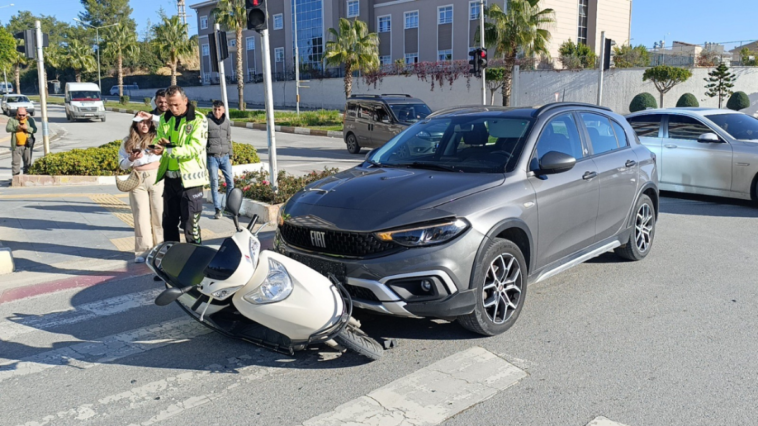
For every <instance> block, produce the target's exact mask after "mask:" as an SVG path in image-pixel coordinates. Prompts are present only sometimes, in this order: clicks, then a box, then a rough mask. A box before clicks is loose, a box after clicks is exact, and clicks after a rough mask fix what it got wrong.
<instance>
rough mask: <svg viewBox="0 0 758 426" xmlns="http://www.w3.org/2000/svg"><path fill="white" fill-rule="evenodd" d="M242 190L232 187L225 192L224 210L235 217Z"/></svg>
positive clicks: (237, 213) (239, 206)
mask: <svg viewBox="0 0 758 426" xmlns="http://www.w3.org/2000/svg"><path fill="white" fill-rule="evenodd" d="M242 196H243V194H242V190H241V189H239V188H234V189H232V190H231V191H230V192H229V193H228V194H226V211H228V212H229V213H231V214H232V216H234V217H237V216H239V215H240V208H241V207H242Z"/></svg>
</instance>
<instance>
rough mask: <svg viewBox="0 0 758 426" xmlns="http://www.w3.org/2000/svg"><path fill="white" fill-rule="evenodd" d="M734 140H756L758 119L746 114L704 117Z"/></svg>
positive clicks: (757, 138)
mask: <svg viewBox="0 0 758 426" xmlns="http://www.w3.org/2000/svg"><path fill="white" fill-rule="evenodd" d="M706 118H707V119H709V120H711V121H713V122H714V123H716V125H717V126H719V127H721V128H722V129H724V130H725V131H726V132H727V133H729V134H730V135H731V136H732V137H733V138H735V139H746V140H758V119H756V118H755V117H751V116H749V115H747V114H717V115H706Z"/></svg>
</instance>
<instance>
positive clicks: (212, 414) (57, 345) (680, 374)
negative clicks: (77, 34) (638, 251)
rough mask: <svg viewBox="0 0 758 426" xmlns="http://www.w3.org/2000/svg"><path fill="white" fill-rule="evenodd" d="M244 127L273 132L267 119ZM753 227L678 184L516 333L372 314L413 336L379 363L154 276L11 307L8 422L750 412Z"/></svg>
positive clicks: (596, 420) (755, 347) (703, 420)
mask: <svg viewBox="0 0 758 426" xmlns="http://www.w3.org/2000/svg"><path fill="white" fill-rule="evenodd" d="M113 116H114V114H109V116H108V122H107V123H105V124H101V123H76V124H66V123H63V125H64V126H69V128H70V129H71V131H69V133H68V135H74V134H78V132H79V130H78V129H86V132H87V133H89V132H93V133H94V132H95V131H99V132H101V133H100V135H99V136H97V137H95V136H93V137H92V139H91V140H92V141H94V140H100V141H102V140H105V141H107V140H110V139H113V138H115V137H116V136H117V135H120V134H121V133H123V132H122V131H121V129H124V128H126V127H127V126H124V125H122V124H127V125H128V123H127V122H128V116H126V115H124V116H125V117H126V118H115V117H113ZM118 120H121V121H123V122H122V123H119V121H118ZM116 124H118V126H117V127H114V128H117V129H119V131H118V132H116V131H112V130H111V131H110V133H109V131H108V130H107V129H108V127H104V126H109V125H110V126H116ZM80 126H81V127H80ZM96 129H101V130H96ZM235 130H237V129H235ZM247 132H250V133H249V134H251V136H249V137H250V138H251V141H252V143H254V144H261V146H263V145H262V144H263V143H262V142H261V141H257V139H262V137H263V135H265V133H264V132H257V133H256V132H255V131H252V130H248V131H247ZM241 134H242V133H241ZM108 135H111V136H113V137H110V136H108ZM242 135H243V136H242V137H247V136H245V134H242ZM293 136H294V135H293ZM66 137H69V136H66ZM80 138H82V139H81V140H85V139H84V136H81V137H80ZM302 138H303V139H302V141H301V142H299V143H301V144H307V146H299V145H297V143H298V142H297V140H298V139H299V138H298V137H293V142H291V145H289V148H287V149H289V150H290V151H289V152H288V153H287V157H286V158H285V155H284V154H281V152H282V151H284V150H285V149H284V146H287V145H286V144H287V143H289V142H286V140H287V139H286V137H283V138H282V140H283V142H282V147H283V149H282V151H280V155H281V157H280V158H281V159H282V161H284V160H285V159H286V160H287V161H291V163H290V165H292V166H293V169H295V170H301V169H302V167H306V166H299V165H298V164H299V163H298V162H300V161H302V162H303V163H306V165H311V166H313V165H315V163H316V162H318V161H322V159H323V161H333V160H330V158H331V157H330V156H334V157H335V158H336V159H340V160H342V159H345V160H349V159H350V158H351V157H350V155H349V154H347V153H346V152H345V151H344V148H343V146H342V143H341V142H340V141H332V140H328V139H325V138H315V139H307V140H306V139H305V138H306V137H302ZM235 139H237V136H236V135H235ZM322 139H324V140H323V141H322ZM66 140H67V139H66V138H63V139H62V143H65V142H66ZM86 140H90V139H86ZM327 143H328V144H329V145H327ZM320 144H323V145H325V146H324V147H320V146H319V145H320ZM256 146H258V145H256ZM313 154H318V155H319V156H318V157H317V160H314V159H310V157H308V156H309V155H313ZM290 158H291V160H290ZM338 163H339V164H348V162H346V161H342V162H338ZM306 168H307V167H306ZM94 213H98V212H93V214H94ZM756 224H758V208H755V207H753V206H752V205H750V204H749V203H746V202H738V201H730V200H724V199H717V198H704V197H679V196H672V194H665V196H664V198H663V199H662V202H661V215H660V218H659V221H658V229H657V233H656V237H655V241H654V244H653V248H652V252H651V254H650V255H649V256H648V257H647V258H646V259H645V260H643V261H641V262H626V261H622V260H620V259H619V258H617V257H616V256H614V255H613V254H612V253H608V254H605V255H602V256H600V257H598V258H596V259H593V260H590V261H589V262H587V263H585V264H582V265H579V266H577V267H575V268H573V269H571V270H569V271H567V272H564V273H562V274H560V275H558V276H556V277H553V278H551V279H549V280H547V281H544V282H541V283H539V284H535V285H533V286H530V287H529V289H528V296H527V297H526V305H525V307H524V310H523V312H522V314H521V317H520V318H519V320H518V322H517V323H516V325H515V326H514V327H513V328H512V329H511V330H509V331H508V332H507V333H505V334H503V335H500V336H496V337H490V338H482V337H479V336H475V335H472V334H470V333H468V332H466V331H465V330H463V329H462V328H461V327H459V326H458V325H457V324H455V323H448V322H445V321H438V320H436V321H432V320H410V319H396V318H388V317H380V316H373V315H367V314H363V313H358V314H357V316H358V317H359V318H360V319H361V320H362V321H363V328H364V329H365V330H366V331H367V332H368V333H369V334H371V335H372V336H374V337H377V338H394V339H397V341H398V343H399V345H398V346H397V347H396V348H394V349H391V350H388V351H386V353H385V356H384V358H383V359H382V360H380V361H377V362H374V363H369V364H365V363H362V361H361V359H360V358H359V357H357V356H355V355H353V354H350V353H347V354H344V355H342V356H339V354H336V353H335V352H333V351H331V350H329V349H325V348H318V349H317V350H311V351H308V352H304V353H299V354H297V355H296V356H294V357H289V356H284V355H279V354H275V353H272V352H268V351H267V350H265V349H260V348H257V347H256V346H253V345H251V344H247V343H243V342H237V341H233V340H230V339H227V338H225V337H222V336H220V335H216V334H213V333H210V332H209V331H208V330H207V329H205V328H204V327H202V326H201V325H199V324H196V323H194V322H193V321H192V320H190V319H189V318H188V317H186V316H185V314H183V312H182V311H181V310H180V309H179V308H178V307H177V306H173V305H172V306H168V307H163V308H159V307H157V306H155V305H153V304H152V298H153V297H154V296H155V294H157V292H158V291H159V290H160V286H159V285H158V284H156V283H154V282H153V281H152V280H151V279H150V277H149V276H135V277H130V278H126V279H120V280H117V281H113V282H109V283H105V284H100V285H96V286H92V287H88V288H86V289H77V290H67V291H62V292H58V293H53V294H48V295H42V296H37V297H35V298H31V299H22V300H17V301H13V302H8V303H1V304H0V406H2V407H4V410H3V415H2V421H0V423H2V424H3V425H6V424H7V425H43V424H49V425H69V424H71V425H73V424H76V425H104V424H108V425H130V424H140V425H149V424H162V425H186V424H208V425H242V424H256V425H300V424H305V425H309V426H311V425H337V424H373V425H401V424H402V425H434V424H445V425H456V426H458V425H460V426H464V425H535V426H537V425H560V426H567V425H576V426H584V425H588V424H590V423H592V424H593V425H619V424H623V425H628V426H638V425H640V426H641V425H713V424H719V425H721V424H734V425H752V424H755V422H756V421H755V419H756V418H757V417H758V413H757V410H756V408H755V404H754V402H753V401H756V400H758V386H756V383H757V381H758V363H756V361H755V359H756V357H755V353H756V352H758V331H757V330H758V315H757V314H756V312H758V311H757V310H756V305H758V286H756V274H755V268H756V265H758V227H757V226H756ZM345 404H347V405H345ZM601 417H602V418H607V419H610V420H604V419H600V418H601ZM445 419H447V420H445ZM351 421H352V422H353V423H349V422H351Z"/></svg>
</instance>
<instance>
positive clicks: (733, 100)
mask: <svg viewBox="0 0 758 426" xmlns="http://www.w3.org/2000/svg"><path fill="white" fill-rule="evenodd" d="M749 106H750V98H749V97H748V96H747V93H745V92H734V93H733V94H732V96H730V97H729V100H728V101H727V102H726V107H727V108H729V109H732V110H735V111H739V110H741V109H745V108H747V107H749Z"/></svg>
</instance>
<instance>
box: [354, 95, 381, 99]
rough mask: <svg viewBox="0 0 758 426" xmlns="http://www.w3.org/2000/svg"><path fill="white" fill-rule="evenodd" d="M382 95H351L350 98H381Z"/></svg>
mask: <svg viewBox="0 0 758 426" xmlns="http://www.w3.org/2000/svg"><path fill="white" fill-rule="evenodd" d="M381 97H382V95H350V99H361V98H364V99H365V98H372V99H378V98H381Z"/></svg>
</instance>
